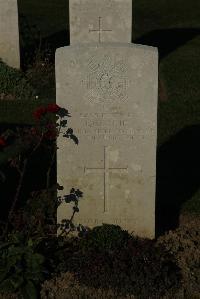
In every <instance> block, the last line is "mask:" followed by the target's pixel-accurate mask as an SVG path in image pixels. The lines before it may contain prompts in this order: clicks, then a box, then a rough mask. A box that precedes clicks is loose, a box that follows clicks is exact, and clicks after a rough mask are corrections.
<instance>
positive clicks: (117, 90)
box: [56, 43, 158, 238]
mask: <svg viewBox="0 0 200 299" xmlns="http://www.w3.org/2000/svg"><path fill="white" fill-rule="evenodd" d="M56 86H57V104H58V105H60V106H61V107H65V108H66V109H68V110H69V112H70V113H71V116H72V117H71V118H70V119H69V127H72V128H73V129H74V133H75V135H77V137H78V139H79V145H78V146H77V145H75V144H74V143H73V142H72V141H69V140H68V139H66V138H63V137H62V135H61V137H59V138H58V147H59V149H58V153H57V176H58V177H57V181H58V183H59V184H60V185H62V186H63V187H64V190H63V191H61V192H59V195H64V194H68V193H69V191H70V189H71V188H72V187H74V188H79V189H80V190H81V191H83V193H84V198H83V199H81V200H80V205H79V206H80V212H79V213H76V214H75V219H74V220H75V223H81V224H83V225H86V226H88V227H94V226H97V225H101V224H102V223H110V224H116V225H120V226H121V227H122V228H124V229H127V230H128V231H129V232H134V233H135V234H137V235H139V236H141V237H149V238H153V237H154V234H155V180H156V177H155V176H156V136H157V90H158V53H157V49H156V48H153V47H147V46H142V45H131V44H122V43H119V44H117V43H113V44H112V43H111V44H90V45H87V46H86V45H82V46H81V45H79V46H70V47H64V48H60V49H58V50H57V52H56ZM71 215H72V206H71V205H70V204H66V203H63V204H61V206H60V207H59V208H58V222H60V221H61V220H62V219H64V218H67V219H69V218H70V217H71Z"/></svg>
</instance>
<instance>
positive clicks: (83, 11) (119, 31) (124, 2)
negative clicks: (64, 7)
mask: <svg viewBox="0 0 200 299" xmlns="http://www.w3.org/2000/svg"><path fill="white" fill-rule="evenodd" d="M131 36H132V0H92V1H91V0H73V1H70V44H71V45H74V44H77V43H90V42H124V43H131Z"/></svg>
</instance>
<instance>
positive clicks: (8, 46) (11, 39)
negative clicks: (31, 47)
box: [0, 0, 20, 68]
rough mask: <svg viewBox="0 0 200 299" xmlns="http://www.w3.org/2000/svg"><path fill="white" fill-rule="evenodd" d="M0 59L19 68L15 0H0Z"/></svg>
mask: <svg viewBox="0 0 200 299" xmlns="http://www.w3.org/2000/svg"><path fill="white" fill-rule="evenodd" d="M0 59H2V61H4V62H5V63H7V64H8V65H9V66H11V67H14V68H20V50H19V29H18V7H17V0H0Z"/></svg>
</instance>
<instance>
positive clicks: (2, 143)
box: [0, 137, 6, 147]
mask: <svg viewBox="0 0 200 299" xmlns="http://www.w3.org/2000/svg"><path fill="white" fill-rule="evenodd" d="M3 146H6V141H5V139H4V138H3V137H0V147H3Z"/></svg>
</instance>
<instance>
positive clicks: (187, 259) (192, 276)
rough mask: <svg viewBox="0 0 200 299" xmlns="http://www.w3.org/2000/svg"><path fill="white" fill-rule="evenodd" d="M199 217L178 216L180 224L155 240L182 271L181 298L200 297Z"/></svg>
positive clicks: (189, 215)
mask: <svg viewBox="0 0 200 299" xmlns="http://www.w3.org/2000/svg"><path fill="white" fill-rule="evenodd" d="M199 229H200V217H199V216H197V215H191V214H182V215H181V216H180V226H179V228H178V229H176V230H174V231H169V232H168V233H166V234H165V235H164V236H161V237H160V238H159V239H158V240H157V244H158V245H160V244H162V245H164V246H165V248H166V249H167V250H168V251H169V252H170V253H171V254H172V255H173V256H174V257H175V259H176V260H177V263H178V266H179V267H180V269H181V272H182V277H183V279H182V291H183V294H184V296H185V297H183V298H200V230H199Z"/></svg>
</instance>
